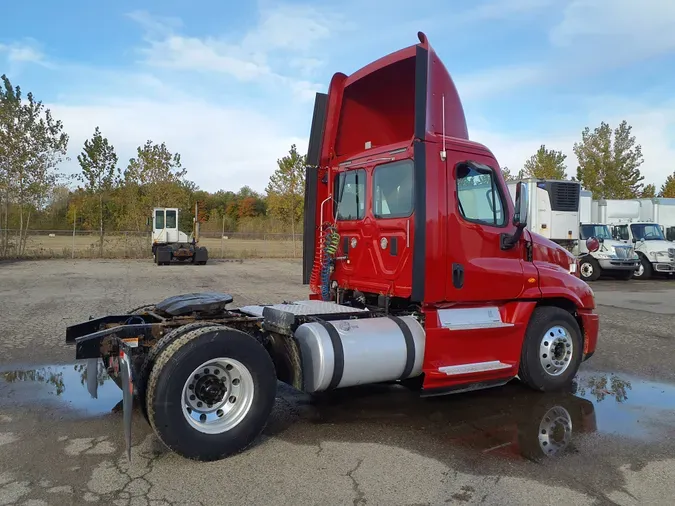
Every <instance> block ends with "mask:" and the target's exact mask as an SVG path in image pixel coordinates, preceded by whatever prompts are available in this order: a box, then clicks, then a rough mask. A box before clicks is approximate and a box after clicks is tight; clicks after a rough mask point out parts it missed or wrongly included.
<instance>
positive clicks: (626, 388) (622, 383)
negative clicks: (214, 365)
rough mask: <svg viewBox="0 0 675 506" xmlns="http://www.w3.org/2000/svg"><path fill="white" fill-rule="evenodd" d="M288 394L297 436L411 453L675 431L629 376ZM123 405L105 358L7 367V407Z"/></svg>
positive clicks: (665, 408)
mask: <svg viewBox="0 0 675 506" xmlns="http://www.w3.org/2000/svg"><path fill="white" fill-rule="evenodd" d="M89 371H92V374H89ZM278 396H279V397H282V398H284V399H285V400H286V401H287V402H286V404H288V405H292V406H293V407H294V408H293V410H294V411H295V412H296V413H297V414H298V417H292V418H295V419H294V420H293V421H290V422H289V423H290V425H294V424H297V425H298V427H297V429H298V430H297V431H291V432H294V433H295V432H297V433H298V437H301V438H302V441H303V442H305V441H306V440H307V439H312V438H317V440H318V441H319V442H320V441H322V440H326V439H327V440H331V439H343V440H345V441H355V440H359V441H360V440H363V441H364V442H373V441H391V442H394V441H396V442H397V444H400V445H402V446H405V447H410V449H411V450H417V449H420V448H421V447H423V446H424V445H427V446H429V451H430V452H436V451H438V452H446V453H447V452H448V451H452V450H453V449H456V448H458V447H459V448H467V449H471V450H472V451H477V452H480V453H482V454H486V455H494V456H501V457H509V458H511V457H513V456H514V455H516V456H521V457H524V458H527V459H530V460H539V459H542V458H544V459H546V458H550V457H556V456H559V455H563V454H565V453H567V452H569V451H577V450H578V448H576V445H575V443H574V442H575V441H579V440H580V439H582V438H583V436H584V435H589V434H596V433H597V434H607V435H614V436H622V437H627V438H631V439H633V440H636V441H643V442H647V441H659V440H663V438H664V437H665V438H667V437H672V436H673V435H675V385H668V384H661V383H655V382H649V381H645V380H643V379H640V378H635V377H631V376H627V375H623V374H612V373H596V372H586V371H584V372H582V373H579V374H578V375H577V377H576V378H575V381H574V384H573V385H572V388H571V390H570V391H569V392H549V393H538V392H532V391H531V390H529V389H527V388H526V387H524V386H523V385H521V384H519V383H518V382H517V381H513V382H511V383H509V384H508V385H505V386H503V387H500V388H493V389H487V390H482V391H476V392H471V393H466V394H458V395H449V396H444V397H432V398H420V397H419V395H418V394H417V393H416V392H413V391H410V390H408V389H406V388H404V387H400V386H392V385H370V386H363V387H356V388H351V389H344V390H337V391H335V392H333V393H331V394H329V395H319V396H316V397H314V398H310V397H308V396H305V395H304V394H301V393H298V392H295V391H293V390H292V389H290V388H289V387H287V386H281V387H280V389H279V392H278ZM121 399H122V392H121V391H120V389H119V388H118V387H117V385H115V383H114V382H113V381H112V380H111V379H110V378H109V377H108V375H107V373H106V371H105V369H104V368H103V365H102V364H101V362H100V361H96V360H94V361H81V362H78V363H76V364H71V365H51V366H44V367H40V368H35V369H12V370H7V369H5V370H0V407H2V406H3V405H7V406H13V407H16V406H27V407H29V408H33V407H34V406H35V404H36V403H37V404H45V405H47V406H50V407H52V406H53V407H54V409H55V411H56V412H58V413H60V414H61V413H65V412H68V413H71V414H75V415H76V416H89V417H91V416H98V415H104V414H108V413H110V412H111V411H113V410H117V409H119V407H120V406H121V404H120V401H121ZM135 404H137V403H135ZM274 424H275V422H274V421H272V424H271V426H272V428H270V429H269V431H268V435H276V434H278V435H280V436H281V437H284V436H282V434H283V433H284V432H286V429H287V428H288V427H289V425H287V424H282V425H284V426H283V427H279V430H274V428H273V427H274ZM302 426H304V427H302ZM355 434H357V435H358V437H357V438H356V439H354V438H355ZM291 437H293V436H291Z"/></svg>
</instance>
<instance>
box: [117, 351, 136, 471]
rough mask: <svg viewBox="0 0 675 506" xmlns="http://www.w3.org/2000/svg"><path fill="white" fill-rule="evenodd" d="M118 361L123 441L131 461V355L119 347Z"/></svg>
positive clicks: (132, 391)
mask: <svg viewBox="0 0 675 506" xmlns="http://www.w3.org/2000/svg"><path fill="white" fill-rule="evenodd" d="M119 363H120V376H121V378H122V411H123V420H124V422H123V423H124V441H125V443H126V447H127V459H129V462H131V415H132V410H133V402H134V381H133V372H132V368H131V357H130V356H129V355H128V354H127V353H126V352H125V351H124V350H122V349H120V354H119Z"/></svg>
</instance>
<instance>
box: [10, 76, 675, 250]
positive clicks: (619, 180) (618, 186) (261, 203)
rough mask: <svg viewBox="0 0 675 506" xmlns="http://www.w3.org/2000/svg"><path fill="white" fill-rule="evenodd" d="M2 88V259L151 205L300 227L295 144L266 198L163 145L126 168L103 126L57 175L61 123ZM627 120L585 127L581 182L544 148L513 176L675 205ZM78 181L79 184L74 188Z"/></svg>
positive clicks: (208, 227)
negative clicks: (56, 234)
mask: <svg viewBox="0 0 675 506" xmlns="http://www.w3.org/2000/svg"><path fill="white" fill-rule="evenodd" d="M1 79H2V86H1V87H0V256H7V255H8V254H10V253H14V254H19V255H21V254H23V252H24V250H25V248H26V241H27V237H28V235H29V230H68V229H72V228H73V227H75V228H77V229H79V230H91V231H96V232H97V234H98V236H99V240H100V248H101V250H102V249H103V243H104V238H105V235H106V234H107V233H110V232H112V231H121V230H124V231H138V232H146V231H148V230H149V228H148V225H147V219H148V218H149V217H150V216H151V213H152V208H153V207H177V208H179V209H180V212H179V216H180V223H179V225H180V228H181V230H183V231H185V232H188V233H189V232H191V231H192V226H193V216H194V209H195V203H198V204H199V205H198V208H199V215H198V217H197V218H198V220H199V221H200V223H201V229H202V231H205V232H207V231H212V232H216V231H227V232H237V231H239V232H266V233H274V232H285V233H287V232H292V233H294V234H295V232H296V230H297V229H298V225H299V223H300V222H301V221H302V219H303V216H302V214H303V198H304V185H305V181H304V166H305V156H304V155H300V154H299V153H298V151H297V148H296V146H295V145H292V146H291V147H290V150H289V152H288V154H286V155H285V156H284V157H282V158H280V159H278V160H277V167H276V169H275V171H274V173H273V174H272V176H271V177H270V180H269V182H268V185H267V187H266V189H265V192H264V193H259V192H255V191H253V190H252V189H251V188H250V187H248V186H244V187H242V188H240V189H239V190H238V191H236V192H235V191H228V190H219V191H216V192H213V193H212V192H208V191H205V190H201V189H199V188H198V187H197V185H196V184H195V183H194V182H193V181H191V180H190V179H189V178H188V177H187V172H188V171H187V168H186V167H184V166H183V164H182V160H181V156H180V154H179V153H177V152H173V151H171V150H170V149H169V147H167V145H166V144H165V143H164V142H161V143H156V142H153V141H152V140H147V141H146V142H145V144H143V145H140V146H138V147H137V150H136V154H135V156H133V157H132V158H130V159H129V160H128V162H127V163H126V164H124V163H121V161H120V160H119V157H118V155H117V153H116V150H115V147H114V146H113V144H112V143H111V142H110V141H109V140H108V139H107V138H106V137H105V135H104V134H103V132H101V130H100V128H99V127H98V126H97V127H96V128H95V129H94V131H93V133H92V136H91V138H89V139H87V140H86V141H85V142H84V144H83V146H82V148H81V151H80V153H79V154H78V156H77V162H78V164H79V167H80V171H79V172H78V173H77V174H74V175H65V174H62V173H60V172H59V170H58V169H59V166H60V164H61V163H62V162H63V161H64V160H68V157H67V155H66V153H67V150H68V144H69V140H70V139H69V136H68V134H67V133H66V132H65V128H64V125H63V123H62V122H61V121H60V120H57V119H55V118H54V117H53V116H52V114H51V111H50V110H49V109H48V108H46V107H45V106H44V104H43V103H42V102H41V101H39V100H36V98H35V97H34V96H33V94H32V93H27V94H26V95H25V97H24V95H23V91H22V90H21V88H20V87H19V86H18V85H17V86H14V85H13V84H12V83H11V82H10V80H9V78H8V77H7V76H6V75H2V77H1ZM631 130H632V127H631V126H629V125H628V124H627V122H626V121H623V122H622V123H621V124H620V125H619V126H618V127H617V128H615V129H614V130H612V129H611V127H610V126H609V125H608V124H607V123H604V122H602V123H601V124H600V126H598V127H597V128H595V129H594V130H592V131H591V130H590V128H589V127H586V128H585V129H584V130H583V131H582V133H581V140H580V141H579V142H577V143H575V144H574V147H573V149H574V153H575V155H576V156H577V159H578V162H579V164H578V167H577V168H576V175H575V177H571V178H570V177H569V176H568V174H567V166H566V163H565V161H566V155H564V154H563V153H562V152H561V151H556V150H553V149H548V148H547V147H546V146H545V145H542V146H541V147H540V148H539V149H538V150H537V152H536V153H535V154H533V155H532V156H531V157H530V158H529V159H528V160H527V161H526V162H525V164H524V167H523V168H522V169H521V170H519V171H518V173H516V174H511V172H510V170H509V168H507V167H504V168H503V169H502V171H503V174H504V177H505V178H506V179H507V180H517V179H522V178H524V177H536V178H545V179H573V180H577V181H581V183H582V185H583V186H584V188H586V189H588V190H591V191H592V192H593V195H594V197H595V198H619V199H626V198H636V197H654V196H662V197H675V172H674V173H673V174H671V175H670V176H668V178H667V179H666V181H665V183H664V184H663V185H662V187H661V188H660V190H659V191H658V192H657V190H656V188H655V186H654V185H651V184H649V185H645V184H644V183H643V180H644V176H643V175H642V174H641V172H640V166H641V165H642V163H643V161H644V160H643V157H642V148H641V146H640V145H639V144H637V143H636V139H635V136H633V135H632V133H631ZM73 182H75V183H76V184H75V185H73Z"/></svg>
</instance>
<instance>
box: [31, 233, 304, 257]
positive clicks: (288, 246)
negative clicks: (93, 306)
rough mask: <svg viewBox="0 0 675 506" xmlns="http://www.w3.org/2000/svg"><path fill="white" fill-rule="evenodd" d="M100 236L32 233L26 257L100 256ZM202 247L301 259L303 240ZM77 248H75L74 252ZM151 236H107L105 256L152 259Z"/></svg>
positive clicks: (219, 253) (224, 253)
mask: <svg viewBox="0 0 675 506" xmlns="http://www.w3.org/2000/svg"><path fill="white" fill-rule="evenodd" d="M98 245H99V243H98V237H96V236H94V235H79V236H78V235H76V236H75V239H74V240H73V237H68V236H55V237H49V236H48V235H35V236H29V237H28V242H27V244H26V251H25V253H24V254H23V255H21V256H22V257H25V258H72V257H75V258H99V257H100V255H99V246H98ZM199 245H200V246H205V247H206V248H207V249H208V251H209V258H294V256H295V257H296V258H300V257H302V242H301V241H296V242H295V255H294V251H293V242H292V241H289V240H286V241H284V240H262V239H220V238H211V237H207V238H203V239H201V240H200V241H199ZM73 249H74V250H75V252H74V255H73ZM151 256H152V255H151V250H150V238H149V237H138V236H134V235H111V236H108V237H106V238H105V241H104V244H103V258H150V257H151Z"/></svg>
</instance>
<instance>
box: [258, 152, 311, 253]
mask: <svg viewBox="0 0 675 506" xmlns="http://www.w3.org/2000/svg"><path fill="white" fill-rule="evenodd" d="M305 163H306V155H300V154H299V153H298V150H297V148H296V146H295V144H293V145H292V146H291V149H290V151H289V153H288V155H286V156H284V157H283V158H281V159H279V160H277V169H276V170H275V171H274V173H273V174H272V176H271V177H270V181H269V184H268V185H267V201H268V207H269V211H270V213H271V214H272V216H274V217H276V218H277V219H279V220H280V221H282V222H283V223H290V225H291V233H292V234H293V256H295V255H296V249H295V224H296V222H297V221H299V220H301V219H302V212H303V202H304V195H305Z"/></svg>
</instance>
